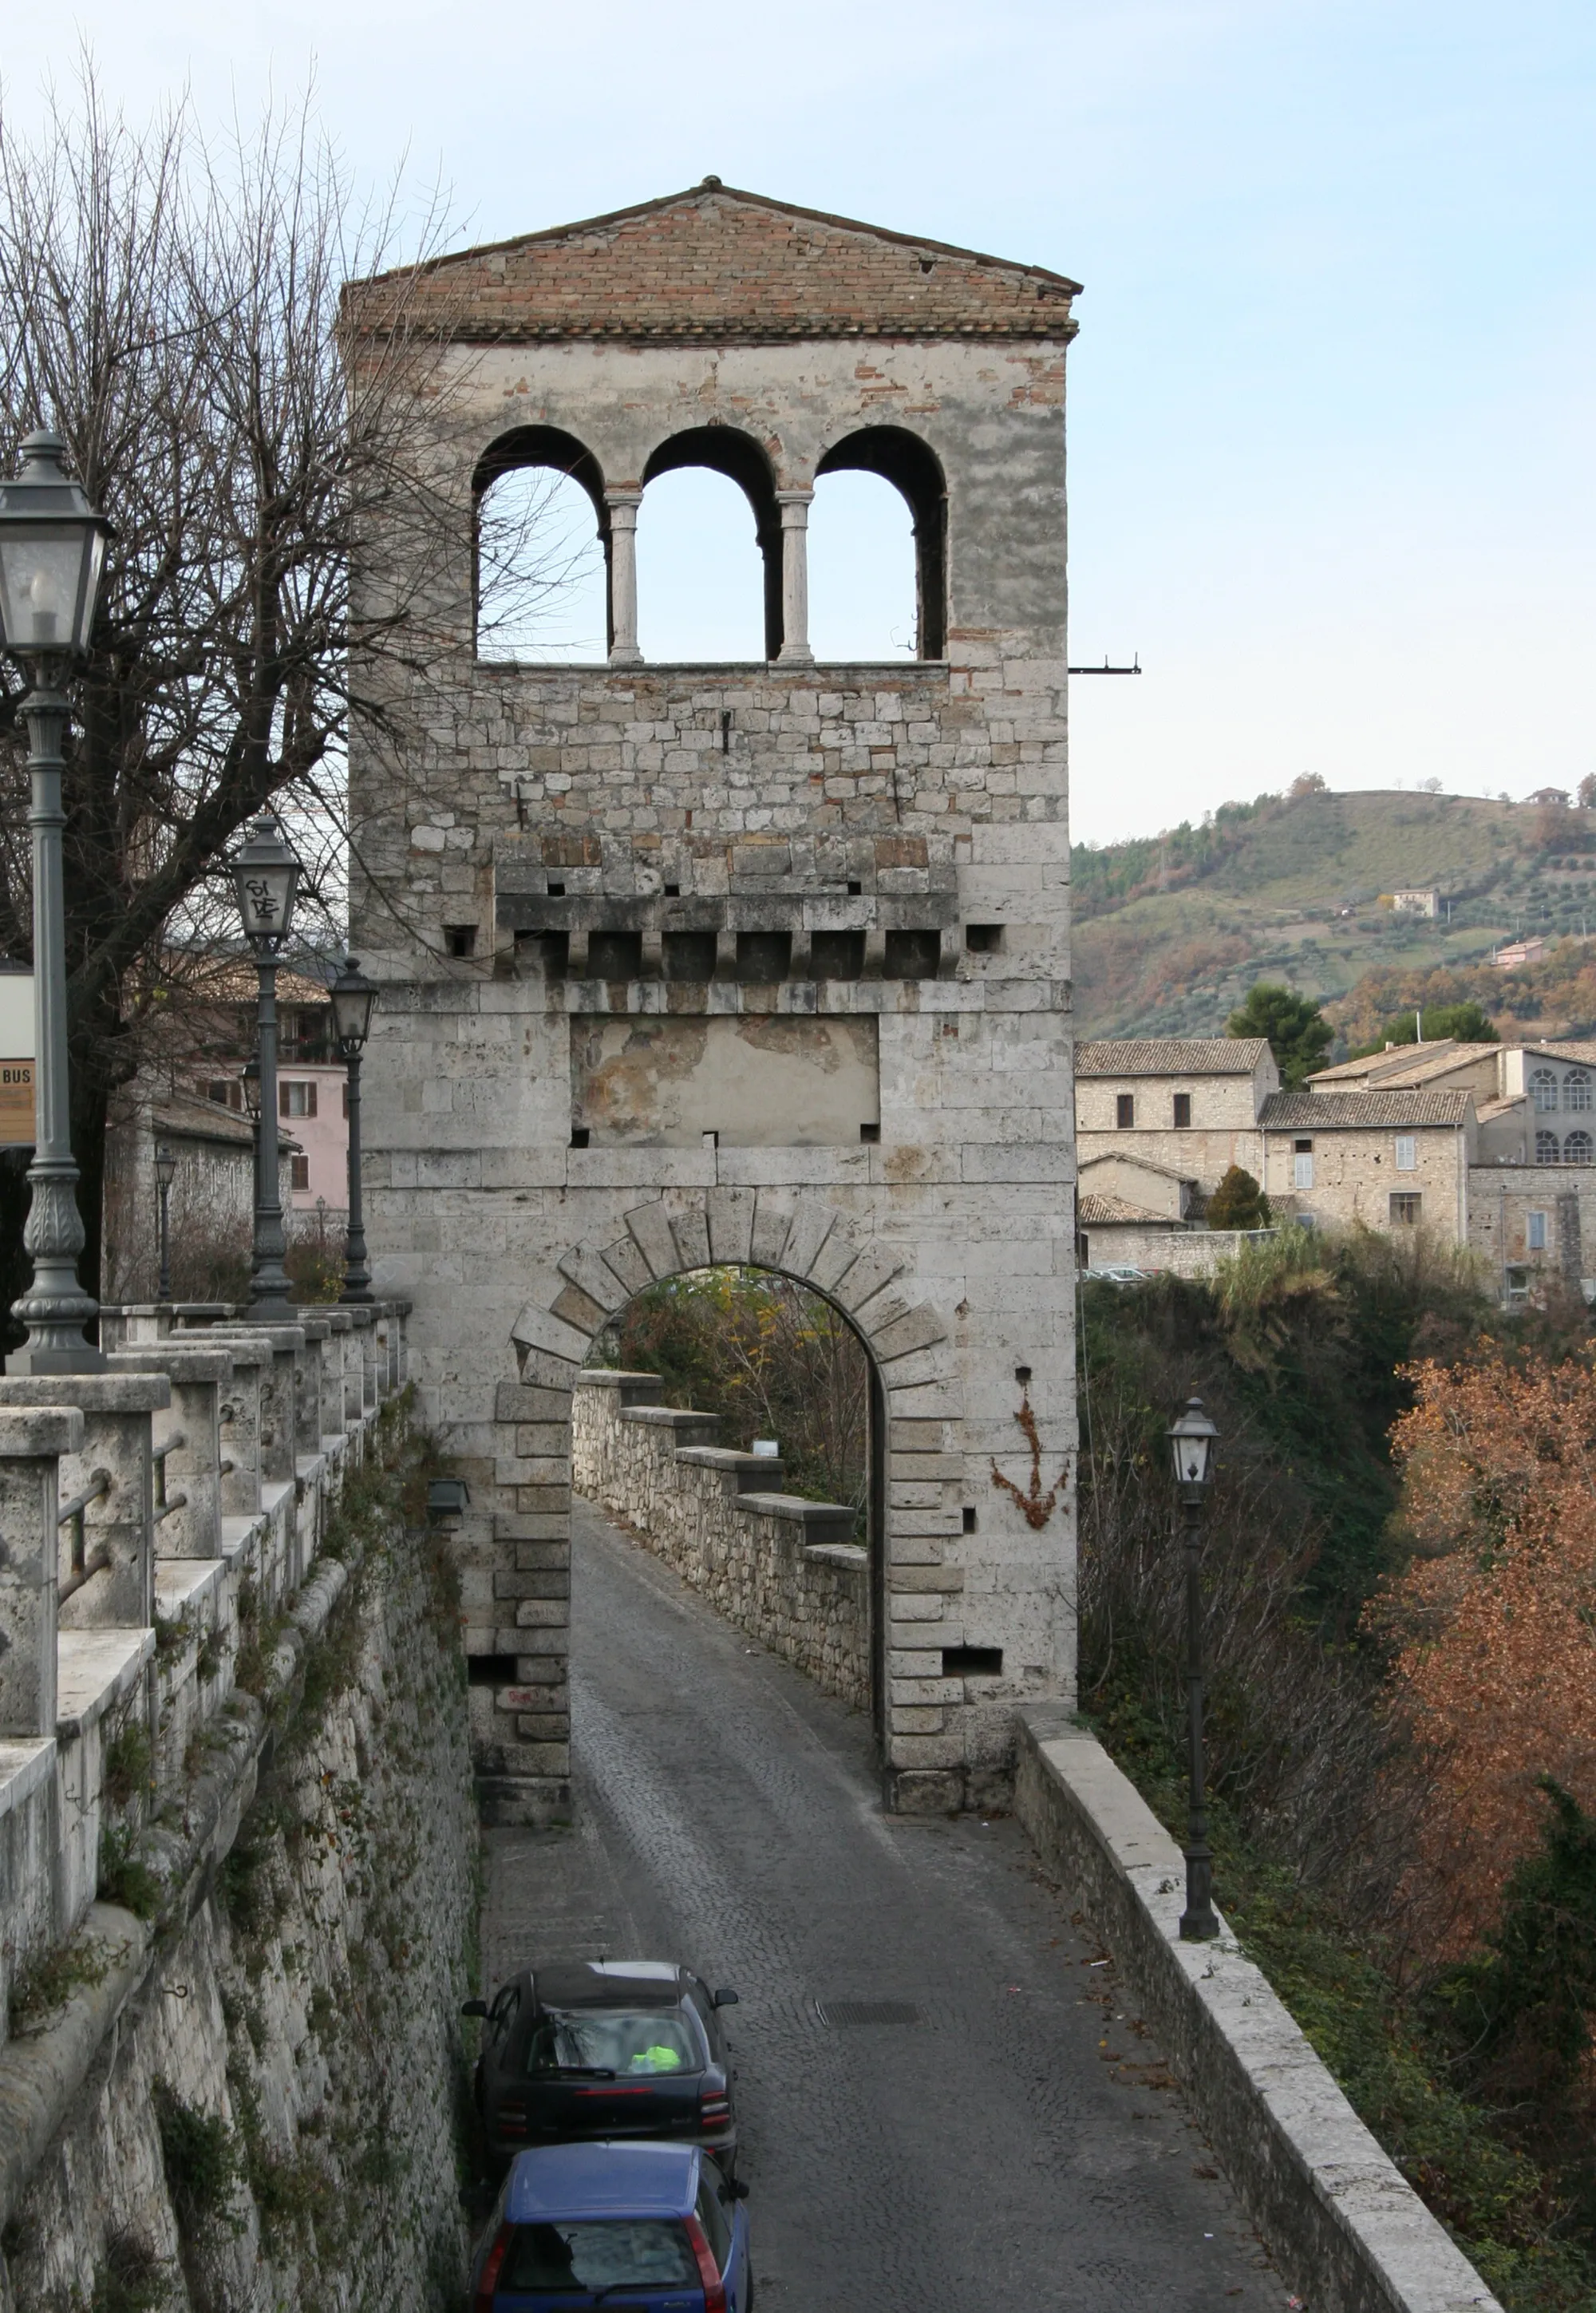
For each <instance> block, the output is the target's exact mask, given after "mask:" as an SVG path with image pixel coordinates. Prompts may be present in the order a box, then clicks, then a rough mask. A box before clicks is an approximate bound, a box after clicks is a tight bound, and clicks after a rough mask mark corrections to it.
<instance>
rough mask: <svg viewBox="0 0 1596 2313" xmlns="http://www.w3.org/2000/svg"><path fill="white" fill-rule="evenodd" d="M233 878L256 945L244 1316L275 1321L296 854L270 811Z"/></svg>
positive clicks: (281, 1302)
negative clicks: (281, 986) (280, 1014)
mask: <svg viewBox="0 0 1596 2313" xmlns="http://www.w3.org/2000/svg"><path fill="white" fill-rule="evenodd" d="M232 879H233V883H234V885H235V886H236V888H237V893H238V911H239V914H240V916H241V918H242V919H243V927H244V937H245V938H246V939H247V940H248V941H249V943H250V947H251V948H252V949H253V950H254V952H255V963H256V966H257V968H258V970H259V974H260V995H259V1005H258V1008H257V1013H256V1027H255V1056H256V1060H257V1064H258V1067H259V1106H258V1108H257V1111H256V1121H255V1243H254V1249H253V1255H252V1260H251V1265H250V1301H249V1306H248V1307H247V1308H246V1309H245V1311H244V1313H243V1314H244V1317H245V1319H246V1321H247V1322H248V1323H249V1324H256V1325H275V1324H285V1322H287V1321H288V1320H289V1319H290V1318H291V1317H292V1315H293V1311H294V1305H293V1303H292V1301H291V1300H290V1299H289V1284H288V1274H287V1271H285V1268H284V1267H283V1257H284V1255H285V1253H286V1252H287V1250H288V1240H287V1238H286V1237H285V1236H284V1234H283V1205H282V1192H281V1189H280V1186H279V1179H278V1175H279V1169H280V1167H279V1152H278V1147H277V1138H278V1136H277V963H278V960H279V958H280V956H281V954H282V949H283V944H284V942H285V940H286V939H287V937H288V932H289V928H290V926H291V925H292V923H293V921H294V893H295V892H296V891H297V889H298V887H299V861H298V860H297V859H296V858H295V857H294V854H293V852H292V851H291V850H290V849H289V848H288V846H287V844H286V843H285V841H284V840H283V831H282V829H281V828H280V827H279V826H278V824H277V821H276V815H275V814H273V813H271V812H269V811H263V812H262V813H261V814H260V816H259V819H252V820H251V821H250V827H249V833H248V835H247V837H246V840H245V841H244V845H243V848H242V849H241V850H240V851H239V852H238V853H237V854H236V856H235V857H234V859H233V862H232Z"/></svg>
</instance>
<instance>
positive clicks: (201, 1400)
mask: <svg viewBox="0 0 1596 2313" xmlns="http://www.w3.org/2000/svg"><path fill="white" fill-rule="evenodd" d="M110 1367H111V1370H112V1372H113V1373H162V1374H164V1375H165V1376H166V1378H167V1379H168V1381H169V1382H171V1406H170V1407H169V1409H168V1410H167V1412H164V1413H162V1414H158V1415H157V1416H156V1420H155V1437H154V1442H155V1445H156V1446H157V1447H161V1446H163V1445H165V1444H166V1441H167V1440H168V1438H181V1439H182V1441H183V1442H182V1444H181V1445H180V1446H176V1445H174V1446H173V1447H172V1448H171V1452H170V1453H169V1454H168V1455H167V1456H166V1467H165V1480H166V1482H165V1489H164V1491H165V1494H166V1499H167V1508H166V1510H165V1513H164V1515H162V1512H161V1511H160V1510H159V1509H157V1511H156V1513H155V1554H156V1556H157V1557H158V1558H220V1557H221V1555H222V1405H223V1401H224V1398H225V1397H226V1396H227V1394H228V1393H229V1391H230V1389H231V1387H232V1356H231V1355H230V1354H229V1352H228V1351H227V1350H224V1349H222V1348H220V1347H217V1348H215V1349H210V1348H207V1347H206V1346H205V1345H204V1344H203V1343H201V1342H199V1341H184V1340H181V1339H178V1340H168V1341H150V1342H145V1344H143V1345H142V1346H141V1347H139V1348H136V1349H130V1350H112V1351H111V1354H110ZM156 1491H157V1492H159V1491H162V1490H161V1489H160V1488H157V1489H156Z"/></svg>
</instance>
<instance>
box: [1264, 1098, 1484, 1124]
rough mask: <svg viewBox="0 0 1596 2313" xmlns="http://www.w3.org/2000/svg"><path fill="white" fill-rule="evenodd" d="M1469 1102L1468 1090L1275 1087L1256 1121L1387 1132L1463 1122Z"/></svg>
mask: <svg viewBox="0 0 1596 2313" xmlns="http://www.w3.org/2000/svg"><path fill="white" fill-rule="evenodd" d="M1473 1105H1474V1102H1473V1096H1472V1095H1471V1094H1469V1093H1466V1092H1273V1093H1271V1094H1270V1095H1269V1097H1268V1099H1267V1101H1265V1103H1264V1109H1263V1114H1262V1116H1261V1117H1260V1118H1259V1119H1258V1121H1259V1123H1260V1124H1261V1125H1262V1126H1263V1128H1264V1130H1265V1131H1266V1132H1292V1131H1296V1132H1313V1131H1319V1132H1329V1131H1330V1130H1336V1129H1340V1130H1346V1129H1349V1128H1350V1129H1352V1130H1357V1129H1358V1128H1359V1127H1363V1128H1364V1129H1365V1130H1368V1131H1371V1132H1390V1131H1392V1130H1396V1131H1400V1130H1402V1128H1403V1127H1404V1126H1407V1125H1417V1124H1451V1125H1458V1124H1461V1123H1463V1122H1464V1121H1465V1120H1466V1118H1467V1117H1468V1115H1469V1110H1470V1109H1471V1108H1472V1107H1473Z"/></svg>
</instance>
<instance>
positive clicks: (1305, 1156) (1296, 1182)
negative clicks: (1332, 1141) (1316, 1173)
mask: <svg viewBox="0 0 1596 2313" xmlns="http://www.w3.org/2000/svg"><path fill="white" fill-rule="evenodd" d="M1291 1184H1292V1187H1293V1189H1311V1187H1312V1186H1313V1143H1312V1141H1311V1140H1293V1142H1292V1150H1291Z"/></svg>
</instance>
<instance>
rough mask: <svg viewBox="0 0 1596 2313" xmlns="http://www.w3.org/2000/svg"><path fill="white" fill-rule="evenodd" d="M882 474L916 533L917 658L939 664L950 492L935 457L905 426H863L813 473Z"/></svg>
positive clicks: (837, 445) (829, 453) (943, 643)
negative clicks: (908, 516) (903, 506)
mask: <svg viewBox="0 0 1596 2313" xmlns="http://www.w3.org/2000/svg"><path fill="white" fill-rule="evenodd" d="M844 473H864V474H878V475H880V477H881V479H882V481H885V482H890V483H891V484H892V486H893V488H895V489H896V490H897V491H899V494H900V496H901V497H903V499H904V501H905V503H906V504H907V505H908V510H909V513H910V514H911V516H912V517H913V521H914V532H915V655H916V657H917V658H923V659H940V658H941V657H943V655H944V654H945V652H946V648H947V624H948V614H947V585H948V577H947V558H948V557H947V537H948V492H947V484H946V482H945V481H944V480H943V470H942V467H941V465H940V464H939V462H938V461H937V458H936V455H935V453H934V451H932V450H931V449H929V448H928V447H927V445H926V444H925V443H924V442H922V441H921V439H920V437H919V435H917V434H911V433H910V432H909V431H908V428H907V427H902V426H865V427H861V428H860V430H859V431H858V432H857V433H856V434H850V435H847V436H846V438H845V439H844V440H843V441H841V442H837V443H834V444H833V445H832V447H831V448H830V449H829V450H828V451H827V453H826V454H825V456H824V457H823V458H822V459H821V460H820V464H819V465H818V466H817V467H816V469H815V476H816V480H817V482H819V481H820V480H822V479H824V478H825V477H826V476H827V475H828V474H844Z"/></svg>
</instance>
